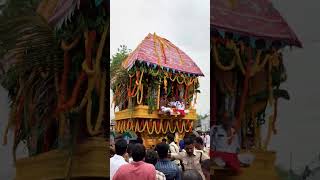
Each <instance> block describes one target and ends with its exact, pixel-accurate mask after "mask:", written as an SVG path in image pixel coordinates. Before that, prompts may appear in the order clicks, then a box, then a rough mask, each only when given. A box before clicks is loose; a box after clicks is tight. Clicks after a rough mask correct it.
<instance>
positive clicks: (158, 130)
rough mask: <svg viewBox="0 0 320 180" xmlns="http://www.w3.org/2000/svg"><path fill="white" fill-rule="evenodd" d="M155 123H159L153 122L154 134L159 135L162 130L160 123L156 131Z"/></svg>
mask: <svg viewBox="0 0 320 180" xmlns="http://www.w3.org/2000/svg"><path fill="white" fill-rule="evenodd" d="M157 122H159V120H155V121H154V122H153V123H154V131H155V132H156V134H160V133H161V130H162V121H160V124H159V128H158V129H157Z"/></svg>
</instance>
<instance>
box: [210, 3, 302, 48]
mask: <svg viewBox="0 0 320 180" xmlns="http://www.w3.org/2000/svg"><path fill="white" fill-rule="evenodd" d="M232 2H234V4H233V3H232ZM232 4H233V5H234V6H232ZM210 10H211V17H210V26H211V28H215V29H218V30H219V31H228V32H233V33H238V34H239V35H245V36H250V37H254V38H262V39H266V40H280V41H281V42H284V43H285V44H286V45H294V46H298V47H302V44H301V42H300V41H299V39H298V38H297V36H296V34H295V33H294V32H293V31H292V30H291V28H290V27H289V25H288V24H287V23H286V21H285V20H284V19H283V18H282V17H281V15H280V13H279V12H278V11H277V10H276V9H275V8H274V7H273V5H272V3H271V2H270V1H269V0H211V4H210Z"/></svg>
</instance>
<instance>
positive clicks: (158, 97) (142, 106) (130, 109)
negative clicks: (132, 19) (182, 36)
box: [112, 33, 204, 147]
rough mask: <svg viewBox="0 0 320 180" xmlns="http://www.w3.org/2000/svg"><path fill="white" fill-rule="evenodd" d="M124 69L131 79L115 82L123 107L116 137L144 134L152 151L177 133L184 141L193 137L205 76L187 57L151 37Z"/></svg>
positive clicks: (116, 99)
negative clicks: (130, 132) (201, 85)
mask: <svg viewBox="0 0 320 180" xmlns="http://www.w3.org/2000/svg"><path fill="white" fill-rule="evenodd" d="M122 67H123V69H124V71H125V72H127V75H126V77H127V78H123V79H124V80H123V81H121V82H119V81H116V80H114V81H112V82H119V83H118V84H117V85H116V88H113V91H114V102H115V106H118V107H119V112H115V119H116V123H117V124H116V128H115V129H116V131H117V132H120V133H123V132H126V131H134V132H138V133H141V134H142V138H143V139H144V140H145V142H146V143H145V145H146V146H147V147H151V146H152V145H155V144H156V143H158V141H160V140H161V139H162V138H163V137H164V136H166V134H167V133H178V134H179V136H180V138H181V137H182V136H183V135H184V133H188V132H192V130H193V121H194V120H196V118H197V115H196V110H195V106H194V105H195V104H196V99H197V93H199V90H198V88H199V82H198V77H199V76H204V75H203V73H202V71H201V70H200V68H199V67H198V66H197V65H196V63H195V62H194V61H193V60H192V59H191V58H190V57H189V56H188V55H187V54H186V53H185V52H183V51H182V50H181V49H179V48H178V47H177V46H175V45H174V44H173V43H171V42H170V41H168V40H167V39H165V38H162V37H160V36H158V35H156V34H155V33H154V34H148V35H147V36H146V37H145V38H144V40H143V41H142V42H141V43H140V44H139V45H138V46H137V48H136V49H135V50H134V51H133V52H132V53H131V54H129V56H128V57H127V58H126V59H125V60H124V61H123V62H122ZM115 76H117V75H115ZM118 76H120V75H118ZM128 76H129V77H128ZM112 78H113V79H117V77H112ZM118 78H119V79H120V77H118ZM123 94H125V96H126V97H125V98H124V96H123ZM192 101H193V103H192Z"/></svg>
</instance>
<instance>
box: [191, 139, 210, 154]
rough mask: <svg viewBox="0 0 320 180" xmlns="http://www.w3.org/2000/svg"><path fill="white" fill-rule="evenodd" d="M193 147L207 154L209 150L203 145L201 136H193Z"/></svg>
mask: <svg viewBox="0 0 320 180" xmlns="http://www.w3.org/2000/svg"><path fill="white" fill-rule="evenodd" d="M194 147H195V148H196V150H198V151H201V152H202V153H204V154H206V155H207V156H209V150H208V149H207V148H206V147H205V146H204V143H203V140H202V138H201V137H196V138H195V140H194Z"/></svg>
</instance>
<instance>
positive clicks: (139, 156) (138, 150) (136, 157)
mask: <svg viewBox="0 0 320 180" xmlns="http://www.w3.org/2000/svg"><path fill="white" fill-rule="evenodd" d="M145 156H146V148H145V147H144V146H143V145H142V144H139V143H137V144H134V145H133V146H132V159H133V161H135V162H138V161H142V160H143V158H144V157H145Z"/></svg>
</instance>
